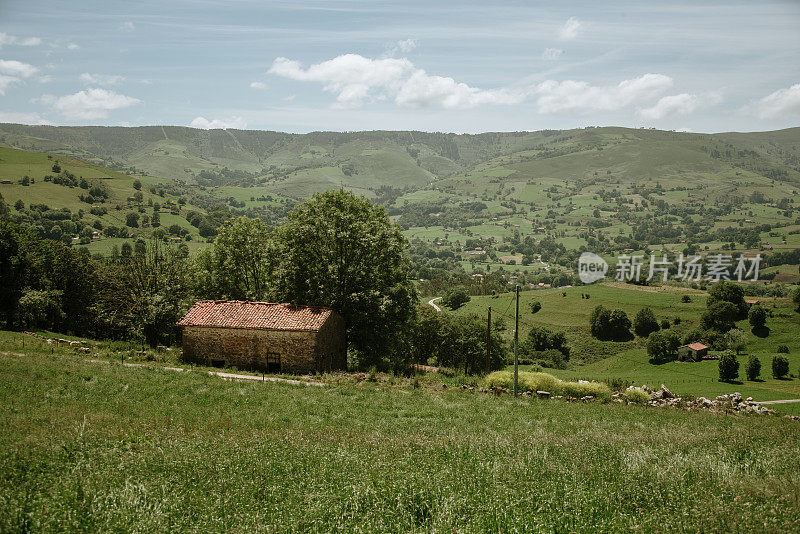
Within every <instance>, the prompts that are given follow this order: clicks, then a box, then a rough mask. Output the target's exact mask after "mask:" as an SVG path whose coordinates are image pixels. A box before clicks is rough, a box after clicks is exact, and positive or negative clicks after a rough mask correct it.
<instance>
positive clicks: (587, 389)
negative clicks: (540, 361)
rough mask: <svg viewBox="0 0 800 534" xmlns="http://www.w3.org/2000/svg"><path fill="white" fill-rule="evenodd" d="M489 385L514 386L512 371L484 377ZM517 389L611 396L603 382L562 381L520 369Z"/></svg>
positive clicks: (574, 394)
mask: <svg viewBox="0 0 800 534" xmlns="http://www.w3.org/2000/svg"><path fill="white" fill-rule="evenodd" d="M485 383H486V385H487V386H489V387H492V386H494V387H503V388H507V389H513V388H514V373H512V372H511V371H495V372H493V373H489V374H488V375H487V376H486V378H485ZM518 386H519V391H531V392H536V391H547V392H548V393H550V394H551V395H566V396H568V397H574V398H581V397H585V396H587V395H591V396H593V397H594V398H596V399H603V400H606V399H608V398H610V397H611V388H609V387H608V384H605V383H603V382H583V381H582V382H564V381H562V380H559V379H558V378H556V377H555V376H553V375H551V374H548V373H538V372H537V373H529V372H527V371H520V372H519V375H518Z"/></svg>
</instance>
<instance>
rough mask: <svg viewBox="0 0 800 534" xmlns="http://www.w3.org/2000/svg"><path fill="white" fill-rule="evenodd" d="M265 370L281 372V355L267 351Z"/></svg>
mask: <svg viewBox="0 0 800 534" xmlns="http://www.w3.org/2000/svg"><path fill="white" fill-rule="evenodd" d="M267 372H268V373H280V372H281V355H280V354H279V353H277V352H268V353H267Z"/></svg>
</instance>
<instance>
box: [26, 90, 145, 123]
mask: <svg viewBox="0 0 800 534" xmlns="http://www.w3.org/2000/svg"><path fill="white" fill-rule="evenodd" d="M39 102H41V103H42V104H45V105H47V106H50V107H51V108H52V109H53V110H54V111H57V112H58V113H60V114H61V115H63V116H64V117H67V118H68V119H85V120H92V119H103V118H106V117H108V115H109V112H111V111H114V110H117V109H123V108H127V107H130V106H133V105H135V104H139V103H140V102H141V100H139V99H137V98H133V97H130V96H125V95H121V94H118V93H115V92H113V91H108V90H106V89H96V88H93V89H87V90H85V91H78V92H77V93H75V94H72V95H65V96H61V97H55V96H53V95H43V96H42V97H41V98H40V99H39Z"/></svg>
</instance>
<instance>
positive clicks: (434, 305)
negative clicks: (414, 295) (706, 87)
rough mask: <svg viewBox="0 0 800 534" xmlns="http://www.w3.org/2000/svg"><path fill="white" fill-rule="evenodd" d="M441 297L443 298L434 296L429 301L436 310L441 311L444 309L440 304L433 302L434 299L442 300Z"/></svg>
mask: <svg viewBox="0 0 800 534" xmlns="http://www.w3.org/2000/svg"><path fill="white" fill-rule="evenodd" d="M441 298H442V297H434V298H432V299H431V300H429V301H428V304H430V305H431V306H433V309H434V310H436V311H437V312H440V311H442V309H441V308H440V307H439V306H437V305H436V304H434V303H433V301H434V300H440V299H441Z"/></svg>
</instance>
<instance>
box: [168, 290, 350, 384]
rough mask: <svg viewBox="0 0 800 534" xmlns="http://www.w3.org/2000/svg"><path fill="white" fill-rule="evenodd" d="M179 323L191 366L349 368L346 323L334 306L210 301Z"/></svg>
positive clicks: (293, 369) (305, 369) (285, 369)
mask: <svg viewBox="0 0 800 534" xmlns="http://www.w3.org/2000/svg"><path fill="white" fill-rule="evenodd" d="M177 325H178V326H180V327H181V330H182V332H183V354H182V356H183V359H184V360H185V361H187V362H194V363H197V364H200V365H211V366H216V367H222V366H225V367H229V366H236V367H237V368H239V369H251V370H255V371H267V372H283V373H309V372H314V371H332V370H340V369H346V368H347V347H346V342H345V323H344V319H343V318H342V316H341V315H339V314H338V313H336V312H335V311H334V310H332V309H330V308H321V307H313V306H294V305H292V304H274V303H269V302H244V301H235V300H234V301H231V300H205V301H200V302H197V303H195V305H194V306H192V307H191V308H190V309H189V311H188V312H186V315H184V316H183V317H182V318H181V320H180V321H178V322H177Z"/></svg>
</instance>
